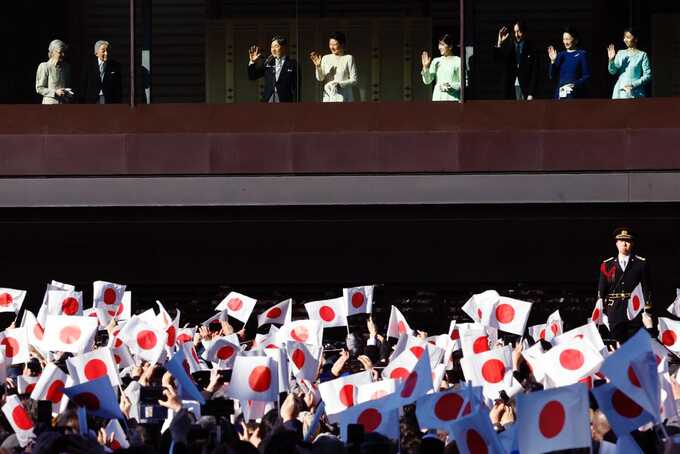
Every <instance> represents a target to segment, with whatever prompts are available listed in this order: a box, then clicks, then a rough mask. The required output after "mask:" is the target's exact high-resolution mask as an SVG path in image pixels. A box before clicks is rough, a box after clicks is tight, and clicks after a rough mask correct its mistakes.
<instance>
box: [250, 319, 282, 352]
mask: <svg viewBox="0 0 680 454" xmlns="http://www.w3.org/2000/svg"><path fill="white" fill-rule="evenodd" d="M272 326H273V325H272ZM281 345H282V342H280V336H279V334H278V333H277V332H273V333H272V332H270V333H269V334H256V335H255V341H254V342H253V348H257V349H258V350H264V349H265V348H279V346H281Z"/></svg>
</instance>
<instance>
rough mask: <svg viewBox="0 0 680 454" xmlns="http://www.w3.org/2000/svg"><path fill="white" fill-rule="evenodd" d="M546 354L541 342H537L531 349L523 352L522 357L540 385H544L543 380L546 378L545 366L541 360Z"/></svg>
mask: <svg viewBox="0 0 680 454" xmlns="http://www.w3.org/2000/svg"><path fill="white" fill-rule="evenodd" d="M544 353H545V352H544V350H543V346H542V345H541V343H540V342H536V343H535V344H534V345H532V346H531V347H529V348H525V349H524V350H522V357H523V358H524V359H525V360H526V362H527V364H529V368H530V369H531V373H532V374H534V378H535V379H536V381H537V382H539V383H543V378H544V377H545V365H544V364H543V362H542V360H541V358H542V357H543V354H544Z"/></svg>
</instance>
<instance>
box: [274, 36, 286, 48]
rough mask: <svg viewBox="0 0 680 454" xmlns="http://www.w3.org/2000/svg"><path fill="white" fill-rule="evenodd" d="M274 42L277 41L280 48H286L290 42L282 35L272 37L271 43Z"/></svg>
mask: <svg viewBox="0 0 680 454" xmlns="http://www.w3.org/2000/svg"><path fill="white" fill-rule="evenodd" d="M274 41H276V42H277V43H279V46H281V47H285V46H287V45H288V40H287V39H286V38H284V37H283V36H281V35H274V36H272V41H271V42H274Z"/></svg>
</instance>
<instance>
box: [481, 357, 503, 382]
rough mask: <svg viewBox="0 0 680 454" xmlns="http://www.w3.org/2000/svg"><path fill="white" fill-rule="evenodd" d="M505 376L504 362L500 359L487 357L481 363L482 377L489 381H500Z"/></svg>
mask: <svg viewBox="0 0 680 454" xmlns="http://www.w3.org/2000/svg"><path fill="white" fill-rule="evenodd" d="M504 376H505V364H503V361H501V360H500V359H495V358H494V359H489V360H487V361H486V362H485V363H484V364H483V365H482V377H483V378H484V380H486V381H487V382H489V383H500V381H501V380H503V377H504Z"/></svg>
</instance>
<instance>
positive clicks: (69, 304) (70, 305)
mask: <svg viewBox="0 0 680 454" xmlns="http://www.w3.org/2000/svg"><path fill="white" fill-rule="evenodd" d="M61 311H62V312H63V313H64V314H66V315H75V314H76V313H78V300H77V299H75V298H74V297H72V296H69V297H68V298H65V299H64V301H62V302H61Z"/></svg>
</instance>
